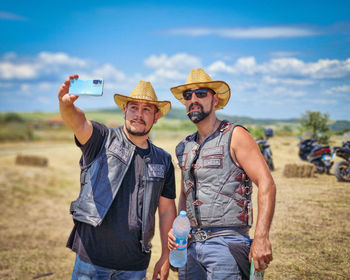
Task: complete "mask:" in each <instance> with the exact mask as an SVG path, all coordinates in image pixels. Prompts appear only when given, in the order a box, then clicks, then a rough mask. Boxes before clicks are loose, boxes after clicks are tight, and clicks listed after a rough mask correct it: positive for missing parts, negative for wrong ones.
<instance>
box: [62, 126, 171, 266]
mask: <svg viewBox="0 0 350 280" xmlns="http://www.w3.org/2000/svg"><path fill="white" fill-rule="evenodd" d="M107 135H108V128H107V127H106V126H104V125H102V124H100V123H96V122H93V133H92V136H91V137H90V139H89V141H88V142H87V143H86V144H85V145H80V144H79V142H78V141H76V143H77V145H78V146H79V147H80V148H81V150H82V152H83V161H84V164H89V163H90V162H92V161H93V160H94V159H95V157H96V156H97V154H98V152H99V151H100V149H101V146H102V144H103V142H104V138H105V137H106V136H107ZM147 154H149V148H148V149H141V148H139V147H136V149H135V153H134V156H133V160H132V161H131V164H130V167H129V169H128V171H127V173H126V174H125V177H124V179H123V182H122V184H121V186H120V189H119V190H118V193H117V195H116V197H115V199H114V201H113V203H112V205H111V207H110V208H109V210H108V212H107V214H106V216H105V218H104V220H103V222H102V224H101V225H100V226H97V227H93V226H91V225H88V224H86V223H82V222H78V221H75V225H74V228H73V231H72V233H71V235H70V237H69V239H68V242H67V247H69V248H71V249H72V250H73V251H74V252H76V253H77V254H78V255H79V257H80V258H81V259H82V260H84V261H86V262H89V263H92V264H95V265H99V266H102V267H106V268H111V269H116V270H144V269H146V268H147V267H148V264H149V261H150V256H151V255H150V253H143V252H142V249H141V243H140V240H141V228H142V227H141V226H142V206H143V191H144V186H143V184H142V180H141V178H142V177H143V175H144V160H143V157H144V156H146V155H147ZM161 196H164V197H166V198H170V199H174V198H175V177H174V166H173V164H171V166H170V169H169V172H168V173H167V174H166V179H165V185H164V187H163V191H162V193H161Z"/></svg>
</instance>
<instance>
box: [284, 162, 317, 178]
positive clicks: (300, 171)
mask: <svg viewBox="0 0 350 280" xmlns="http://www.w3.org/2000/svg"><path fill="white" fill-rule="evenodd" d="M314 174H315V167H314V166H313V165H312V164H295V163H290V164H286V165H285V166H284V169H283V175H284V177H287V178H310V177H313V176H314Z"/></svg>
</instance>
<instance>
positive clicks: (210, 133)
mask: <svg viewBox="0 0 350 280" xmlns="http://www.w3.org/2000/svg"><path fill="white" fill-rule="evenodd" d="M217 122H218V119H217V118H216V119H215V123H214V126H213V128H212V129H211V131H210V132H209V134H208V135H207V136H206V137H203V141H201V138H202V137H200V136H199V133H198V142H199V144H202V143H203V142H204V141H205V140H206V139H207V138H208V137H209V136H210V135H212V134H213V132H214V130H215V127H216V124H217Z"/></svg>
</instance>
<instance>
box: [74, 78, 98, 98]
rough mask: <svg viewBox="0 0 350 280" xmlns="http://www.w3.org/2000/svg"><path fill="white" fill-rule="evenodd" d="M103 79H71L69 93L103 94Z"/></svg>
mask: <svg viewBox="0 0 350 280" xmlns="http://www.w3.org/2000/svg"><path fill="white" fill-rule="evenodd" d="M103 83H104V82H103V79H93V80H80V79H73V80H70V85H69V92H68V93H69V94H72V95H92V96H101V95H102V94H103Z"/></svg>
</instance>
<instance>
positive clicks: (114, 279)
mask: <svg viewBox="0 0 350 280" xmlns="http://www.w3.org/2000/svg"><path fill="white" fill-rule="evenodd" d="M143 279H146V269H145V270H140V271H127V270H114V269H110V268H105V267H102V266H98V265H93V264H90V263H87V262H84V261H83V260H81V259H80V258H79V256H78V255H77V257H76V260H75V265H74V269H73V274H72V280H143Z"/></svg>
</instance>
